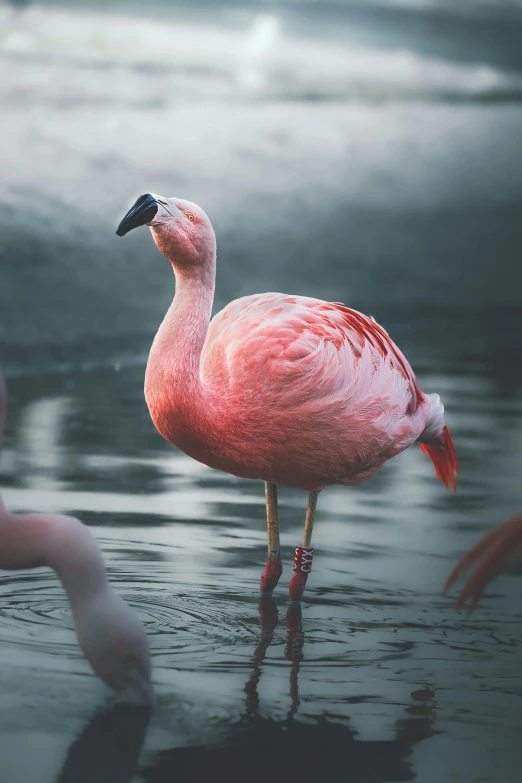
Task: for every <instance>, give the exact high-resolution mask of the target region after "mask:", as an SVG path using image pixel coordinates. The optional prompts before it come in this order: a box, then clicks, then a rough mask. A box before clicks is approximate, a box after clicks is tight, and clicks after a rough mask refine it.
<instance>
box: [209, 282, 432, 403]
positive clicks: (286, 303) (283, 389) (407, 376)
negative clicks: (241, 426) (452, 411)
mask: <svg viewBox="0 0 522 783" xmlns="http://www.w3.org/2000/svg"><path fill="white" fill-rule="evenodd" d="M202 376H203V380H204V381H216V380H218V379H219V380H221V382H222V388H224V387H226V388H228V390H229V392H230V393H231V394H232V395H235V394H239V393H245V390H246V389H249V390H250V393H251V394H270V398H271V400H272V404H273V403H274V402H279V403H281V404H283V405H286V406H288V405H296V404H299V403H305V402H306V403H307V404H308V405H312V406H313V404H314V403H316V404H317V405H320V404H321V403H325V402H329V403H333V402H334V401H336V400H338V401H341V400H342V401H343V402H344V403H347V402H348V401H351V403H352V404H353V403H354V402H361V401H362V400H363V399H365V401H366V402H367V403H368V402H369V401H370V400H372V399H373V401H374V402H375V401H377V400H379V399H381V400H386V401H387V402H388V403H389V402H390V401H393V407H394V408H396V407H397V405H399V403H400V402H404V405H399V407H400V408H403V410H401V414H404V413H406V414H410V413H414V412H415V411H416V410H417V408H418V407H419V405H420V404H421V402H422V401H423V399H424V395H423V394H422V392H421V391H420V389H419V388H418V386H417V383H416V380H415V376H414V374H413V371H412V369H411V367H410V366H409V364H408V362H407V360H406V359H405V357H404V356H403V355H402V353H401V352H400V351H399V349H398V348H397V346H396V345H395V344H394V343H393V342H392V340H391V339H390V337H389V335H388V334H387V332H386V331H385V330H384V329H383V328H382V327H381V326H379V324H377V323H376V322H375V321H374V320H373V319H372V318H369V317H368V316H365V315H363V314H362V313H359V312H357V311H356V310H352V309H350V308H348V307H344V306H343V305H341V304H339V303H336V302H333V303H330V302H324V301H322V300H320V299H312V298H308V297H300V296H287V295H285V294H279V293H268V294H263V295H259V296H249V297H243V298H242V299H237V300H235V301H234V302H231V303H230V304H229V305H227V307H226V308H225V309H224V310H222V311H221V312H220V313H218V314H217V315H216V316H215V317H214V319H213V320H212V323H211V324H210V328H209V332H208V335H207V339H206V342H205V346H204V349H203V357H202ZM390 380H391V381H392V382H391V383H390Z"/></svg>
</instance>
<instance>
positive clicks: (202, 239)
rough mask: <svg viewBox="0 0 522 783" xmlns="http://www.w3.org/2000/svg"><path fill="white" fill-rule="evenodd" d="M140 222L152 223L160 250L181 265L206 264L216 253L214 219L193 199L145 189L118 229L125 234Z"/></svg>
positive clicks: (119, 232)
mask: <svg viewBox="0 0 522 783" xmlns="http://www.w3.org/2000/svg"><path fill="white" fill-rule="evenodd" d="M139 226H150V229H151V232H152V236H153V238H154V241H155V243H156V245H157V246H158V248H159V250H160V251H161V252H162V253H163V255H164V256H166V257H167V258H168V259H169V261H170V262H171V263H172V264H174V265H175V266H176V267H179V268H181V269H183V268H187V269H188V268H190V267H192V266H194V265H197V266H199V265H201V264H204V263H205V262H206V261H208V260H209V258H210V257H213V256H214V254H215V250H216V237H215V234H214V229H213V228H212V223H211V222H210V220H209V219H208V217H207V215H206V214H205V212H204V211H203V210H202V209H201V207H198V205H197V204H193V203H192V202H191V201H185V200H184V199H181V198H174V197H172V198H164V197H163V196H158V195H157V194H156V193H145V195H143V196H140V197H139V199H138V200H137V201H136V203H135V204H134V206H132V207H131V208H130V209H129V211H128V212H127V214H126V215H125V217H124V218H123V220H122V221H121V223H120V225H119V226H118V228H117V229H116V233H117V235H118V236H120V237H123V236H125V234H127V233H128V232H129V231H132V229H133V228H138V227H139Z"/></svg>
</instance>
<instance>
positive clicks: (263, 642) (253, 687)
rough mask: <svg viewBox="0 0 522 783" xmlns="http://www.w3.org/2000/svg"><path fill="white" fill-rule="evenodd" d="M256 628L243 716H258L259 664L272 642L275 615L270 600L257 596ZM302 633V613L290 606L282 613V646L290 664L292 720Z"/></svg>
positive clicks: (296, 708) (275, 620)
mask: <svg viewBox="0 0 522 783" xmlns="http://www.w3.org/2000/svg"><path fill="white" fill-rule="evenodd" d="M258 609H259V624H260V626H261V636H260V638H259V642H258V645H257V647H256V649H255V651H254V656H253V657H254V661H255V664H254V668H253V669H252V673H251V675H250V677H249V679H248V681H247V683H246V685H245V689H244V690H245V693H246V697H247V704H246V706H247V710H246V712H247V716H250V717H252V716H254V715H257V714H258V710H259V696H258V693H257V686H258V684H259V681H260V679H261V674H262V667H261V663H262V662H263V660H264V659H265V657H266V652H267V650H268V648H269V646H270V644H271V643H272V640H273V638H274V631H275V629H276V627H277V622H278V619H279V614H278V611H277V606H276V605H275V602H274V599H273V598H272V596H261V598H260V599H259V604H258ZM303 645H304V633H303V624H302V610H301V605H300V604H299V603H295V604H290V606H289V607H288V610H287V613H286V644H285V660H287V661H291V662H292V664H293V665H292V667H291V670H290V701H291V706H290V716H293V715H294V714H295V713H296V712H297V710H298V708H299V691H298V674H299V664H300V662H301V661H302V660H303Z"/></svg>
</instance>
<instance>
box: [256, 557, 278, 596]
mask: <svg viewBox="0 0 522 783" xmlns="http://www.w3.org/2000/svg"><path fill="white" fill-rule="evenodd" d="M282 573H283V564H282V563H281V553H280V551H279V547H278V548H277V549H276V550H274V551H273V552H270V554H269V556H268V560H267V561H266V566H265V570H264V571H263V573H262V574H261V582H260V585H259V588H260V590H261V595H262V596H269V595H272V592H273V590H274V588H275V587H276V585H277V583H278V582H279V579H280V578H281V574H282Z"/></svg>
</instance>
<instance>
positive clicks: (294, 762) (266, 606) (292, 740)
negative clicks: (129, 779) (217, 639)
mask: <svg viewBox="0 0 522 783" xmlns="http://www.w3.org/2000/svg"><path fill="white" fill-rule="evenodd" d="M259 621H260V626H261V632H260V637H259V641H258V644H257V646H256V648H255V650H254V654H253V663H252V667H251V669H250V672H249V675H248V679H247V681H246V684H245V687H244V693H245V697H246V699H245V706H244V708H243V711H242V714H241V716H240V717H239V719H238V720H236V721H235V722H234V723H232V724H231V725H229V726H228V727H227V728H226V730H225V732H224V735H220V741H219V744H217V745H203V746H202V745H195V746H193V747H183V748H179V747H178V748H176V747H173V748H171V749H170V750H166V751H161V752H160V753H159V754H158V756H157V757H156V759H155V761H154V762H153V763H152V764H151V765H150V767H148V768H145V769H141V770H140V775H141V777H140V779H141V780H143V783H164V781H166V780H183V781H184V783H201V781H203V780H208V779H212V780H227V781H228V783H236V781H237V783H239V782H241V783H245V781H248V783H266V781H267V780H273V781H280V780H299V781H302V783H305V781H306V782H308V781H314V783H317V781H322V780H328V781H332V782H333V781H336V782H337V781H343V783H344V781H347V780H353V781H355V780H368V781H370V780H371V781H372V783H384V782H385V781H389V780H411V779H412V778H413V777H414V776H415V775H414V773H413V770H412V763H411V761H410V757H411V754H412V751H413V748H414V746H415V744H416V743H418V742H420V741H422V740H424V739H428V738H429V737H431V736H433V735H434V734H435V728H434V721H435V717H436V716H435V706H434V698H435V694H434V692H433V691H432V690H431V689H430V688H429V687H420V688H419V689H418V690H415V691H413V693H412V694H411V703H410V704H406V705H405V706H404V710H405V713H406V714H405V716H403V717H401V718H399V719H398V720H397V721H396V724H395V730H394V736H393V737H392V738H391V739H389V740H368V741H361V740H359V739H358V738H357V734H356V732H355V730H354V729H353V728H351V727H350V726H349V725H347V722H346V721H344V722H342V719H339V718H337V717H334V716H332V715H329V714H322V715H320V716H318V717H317V716H315V715H314V716H310V715H306V714H305V709H306V701H305V700H304V699H301V698H300V696H299V690H298V680H299V674H300V671H302V667H303V662H304V660H305V656H304V645H305V634H304V632H303V627H302V614H301V605H300V603H295V604H290V606H289V608H288V611H287V613H286V642H285V648H284V649H285V652H284V656H285V658H286V660H287V661H289V663H290V667H289V696H290V699H289V707H288V711H287V715H286V717H284V718H283V719H279V718H274V717H271V716H268V715H263V714H262V711H261V709H260V699H259V695H258V688H259V685H260V682H261V679H262V675H263V671H264V669H265V666H266V663H265V658H266V654H267V651H268V648H269V647H270V644H271V643H272V641H274V640H275V639H276V629H277V623H278V611H277V607H276V605H275V603H274V601H273V599H272V597H271V596H263V597H261V599H260V601H259ZM302 718H304V720H302ZM218 733H219V732H218Z"/></svg>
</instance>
